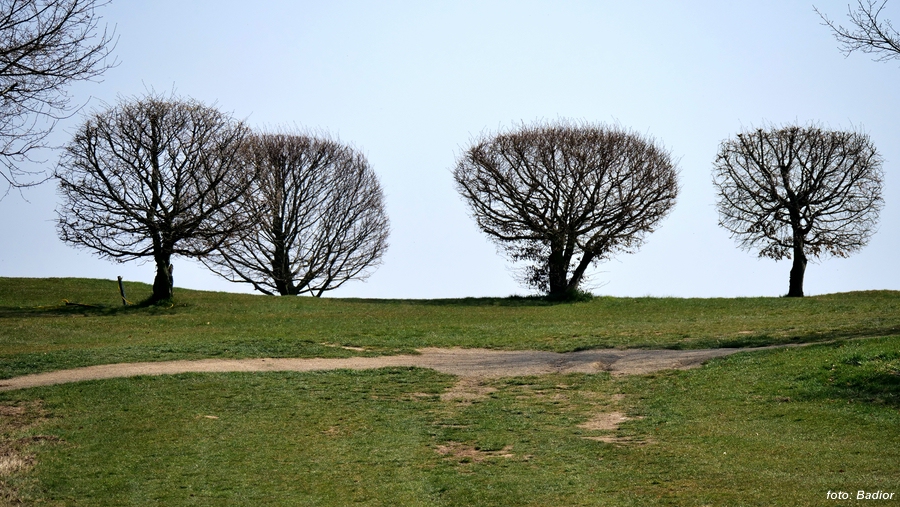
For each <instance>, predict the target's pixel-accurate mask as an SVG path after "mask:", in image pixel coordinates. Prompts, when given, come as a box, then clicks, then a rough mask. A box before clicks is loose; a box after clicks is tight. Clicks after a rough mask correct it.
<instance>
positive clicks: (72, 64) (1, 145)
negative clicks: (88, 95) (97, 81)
mask: <svg viewBox="0 0 900 507" xmlns="http://www.w3.org/2000/svg"><path fill="white" fill-rule="evenodd" d="M107 3H108V2H107V1H106V0H0V178H2V180H4V181H5V183H6V185H7V190H8V189H9V188H10V187H22V186H29V185H33V184H35V183H38V182H40V181H42V178H41V177H39V174H36V172H34V171H29V170H27V169H24V168H22V167H21V164H22V163H23V162H25V161H27V160H28V156H29V153H31V152H33V151H34V150H36V149H38V148H41V147H43V146H44V140H45V138H46V137H47V135H48V134H49V133H50V131H51V129H53V127H54V126H55V125H56V122H57V121H58V120H59V119H61V118H65V117H68V116H69V115H70V114H72V111H73V109H74V108H73V106H72V104H71V96H70V95H69V94H68V92H67V90H66V87H67V86H68V85H69V84H71V83H72V82H77V81H86V80H91V79H94V78H97V77H98V76H100V75H101V74H102V73H103V72H104V71H106V70H107V69H108V68H110V67H111V66H112V65H114V64H115V62H114V61H111V60H109V59H108V58H109V55H110V53H111V51H112V50H113V47H114V45H115V44H114V41H113V34H111V33H108V32H106V30H101V29H100V28H99V20H100V17H99V15H98V14H97V12H96V11H97V9H98V8H99V7H101V6H103V5H105V4H107Z"/></svg>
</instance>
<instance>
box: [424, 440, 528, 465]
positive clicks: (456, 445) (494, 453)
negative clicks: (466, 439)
mask: <svg viewBox="0 0 900 507" xmlns="http://www.w3.org/2000/svg"><path fill="white" fill-rule="evenodd" d="M435 450H436V451H437V453H438V454H440V455H441V456H444V457H446V458H448V459H452V460H454V461H459V462H460V463H481V462H483V461H485V460H487V459H491V458H506V459H509V458H515V457H516V455H515V454H513V453H512V452H511V451H512V446H511V445H507V446H504V447H503V448H502V449H498V450H484V449H479V448H478V447H476V446H474V445H472V444H465V443H462V442H446V443H444V444H441V445H439V446H437V448H436V449H435Z"/></svg>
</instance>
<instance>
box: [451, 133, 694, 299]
mask: <svg viewBox="0 0 900 507" xmlns="http://www.w3.org/2000/svg"><path fill="white" fill-rule="evenodd" d="M454 178H455V180H456V186H457V189H458V191H459V192H460V194H461V195H462V197H463V199H464V200H465V201H466V203H467V204H468V206H469V209H470V210H471V213H472V215H473V217H474V218H475V221H476V223H477V224H478V227H479V228H480V229H481V230H482V231H483V232H484V233H485V234H487V235H488V237H489V238H491V240H493V241H494V242H495V243H496V244H497V245H498V246H499V247H500V248H501V249H503V250H504V251H506V253H507V254H508V255H509V257H510V258H511V259H512V260H513V261H516V262H524V263H525V267H524V275H523V277H522V279H523V281H524V282H525V283H526V284H527V285H529V286H531V287H534V288H536V289H538V290H540V291H543V292H546V293H548V294H549V295H550V296H551V297H565V296H566V295H567V294H571V293H572V292H573V291H575V290H577V289H578V287H579V284H580V283H581V282H582V280H583V278H584V275H585V272H586V270H587V268H588V267H589V266H591V265H592V264H594V263H597V262H599V261H601V260H604V259H607V258H609V257H610V256H611V255H612V254H614V253H616V252H618V251H625V252H632V251H635V250H637V248H638V247H639V246H640V245H641V244H642V243H643V240H644V236H645V235H646V234H647V233H649V232H652V231H653V229H654V227H655V226H656V224H657V223H658V222H659V221H660V220H661V219H662V218H663V217H664V216H665V215H666V214H667V213H668V211H669V210H670V209H671V208H672V206H673V205H674V204H675V197H676V195H677V193H678V184H677V173H676V170H675V166H674V163H673V162H672V159H671V155H670V154H669V153H668V152H667V151H665V150H664V149H662V148H660V147H657V146H656V145H655V144H654V142H653V140H651V139H647V138H643V137H641V136H640V135H638V134H635V133H632V132H628V131H625V130H622V129H620V128H618V127H609V126H605V125H591V124H587V123H584V124H574V123H570V122H566V121H560V122H557V123H554V124H538V125H534V126H524V125H523V126H522V127H521V128H519V129H518V130H511V131H507V132H502V133H500V134H498V135H496V136H483V137H482V138H481V139H477V140H476V141H475V142H474V143H473V145H472V146H471V147H470V148H469V149H468V150H466V151H465V152H464V153H463V154H462V156H460V157H459V160H458V162H457V165H456V169H455V171H454Z"/></svg>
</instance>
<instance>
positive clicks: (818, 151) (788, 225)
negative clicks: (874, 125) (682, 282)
mask: <svg viewBox="0 0 900 507" xmlns="http://www.w3.org/2000/svg"><path fill="white" fill-rule="evenodd" d="M881 166H882V159H881V157H880V155H879V154H878V152H877V150H876V149H875V146H874V145H873V144H872V142H871V140H870V139H869V136H867V135H865V134H862V133H859V132H843V131H832V130H826V129H823V128H821V127H818V126H815V125H813V126H808V127H800V126H793V125H789V126H785V127H774V126H773V127H769V128H766V129H762V128H760V129H756V130H752V131H745V132H742V133H739V134H738V135H737V136H736V137H734V138H731V139H726V140H725V141H723V142H722V143H721V145H720V147H719V153H718V156H717V157H716V161H715V164H714V169H713V184H714V185H715V187H716V189H717V193H718V203H717V206H718V210H719V217H720V218H719V225H721V226H722V227H724V228H725V229H726V230H728V231H729V232H731V235H732V237H733V238H735V239H736V240H737V242H738V244H739V245H740V246H741V247H742V248H744V249H747V250H750V249H756V250H758V251H759V255H760V257H769V258H772V259H776V260H778V259H783V258H788V259H790V258H793V267H792V269H791V275H790V285H789V290H788V296H798V297H799V296H803V277H804V273H805V270H806V264H807V258H808V257H809V256H812V257H820V256H823V255H826V254H830V255H835V256H839V257H845V256H847V255H849V254H851V253H853V252H855V251H857V250H859V249H861V248H862V247H864V246H865V245H866V243H867V242H868V239H869V237H870V236H871V235H872V233H873V232H874V230H875V224H876V223H877V221H878V214H879V212H880V210H881V207H882V202H883V201H882V198H881V184H882V172H881Z"/></svg>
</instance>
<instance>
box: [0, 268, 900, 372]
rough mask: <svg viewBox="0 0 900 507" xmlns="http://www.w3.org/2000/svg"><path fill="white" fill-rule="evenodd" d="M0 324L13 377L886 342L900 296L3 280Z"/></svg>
mask: <svg viewBox="0 0 900 507" xmlns="http://www.w3.org/2000/svg"><path fill="white" fill-rule="evenodd" d="M150 292H151V290H150V287H149V286H147V285H144V284H139V283H127V284H126V294H127V295H128V296H129V298H130V299H131V300H134V301H140V300H141V299H143V298H145V297H147V296H149V294H150ZM66 302H68V303H69V304H66ZM71 303H78V304H77V305H73V304H71ZM0 322H2V326H0V360H2V364H0V378H8V377H10V376H14V375H21V374H24V373H34V372H38V371H46V370H54V369H61V368H70V367H75V366H86V365H91V364H102V363H112V362H122V361H154V360H168V359H192V358H200V357H231V358H240V357H313V356H320V357H338V356H349V355H360V354H362V355H376V354H393V353H400V352H410V351H412V350H413V349H415V348H420V347H486V348H495V349H536V350H552V351H557V352H566V351H573V350H582V349H589V348H602V347H629V348H716V347H744V346H756V345H771V344H779V343H805V342H815V341H826V340H835V339H845V338H853V337H863V336H888V335H894V334H900V292H896V291H871V292H855V293H848V294H832V295H825V296H815V297H807V298H802V299H788V298H737V299H726V298H718V299H716V298H713V299H681V298H610V297H599V298H594V299H593V300H591V301H588V302H582V303H568V304H555V303H549V302H546V301H543V300H540V299H527V298H478V299H475V298H470V299H446V300H364V299H331V298H310V297H290V298H281V297H268V296H256V295H246V294H229V293H215V292H203V291H191V290H183V289H179V290H177V297H176V303H175V304H174V305H172V306H165V305H164V306H152V307H140V306H129V307H123V306H122V304H121V300H120V299H119V294H118V286H117V284H116V282H115V281H112V280H84V279H27V278H0ZM342 347H353V348H362V349H364V350H363V351H358V350H349V349H346V348H342Z"/></svg>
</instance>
